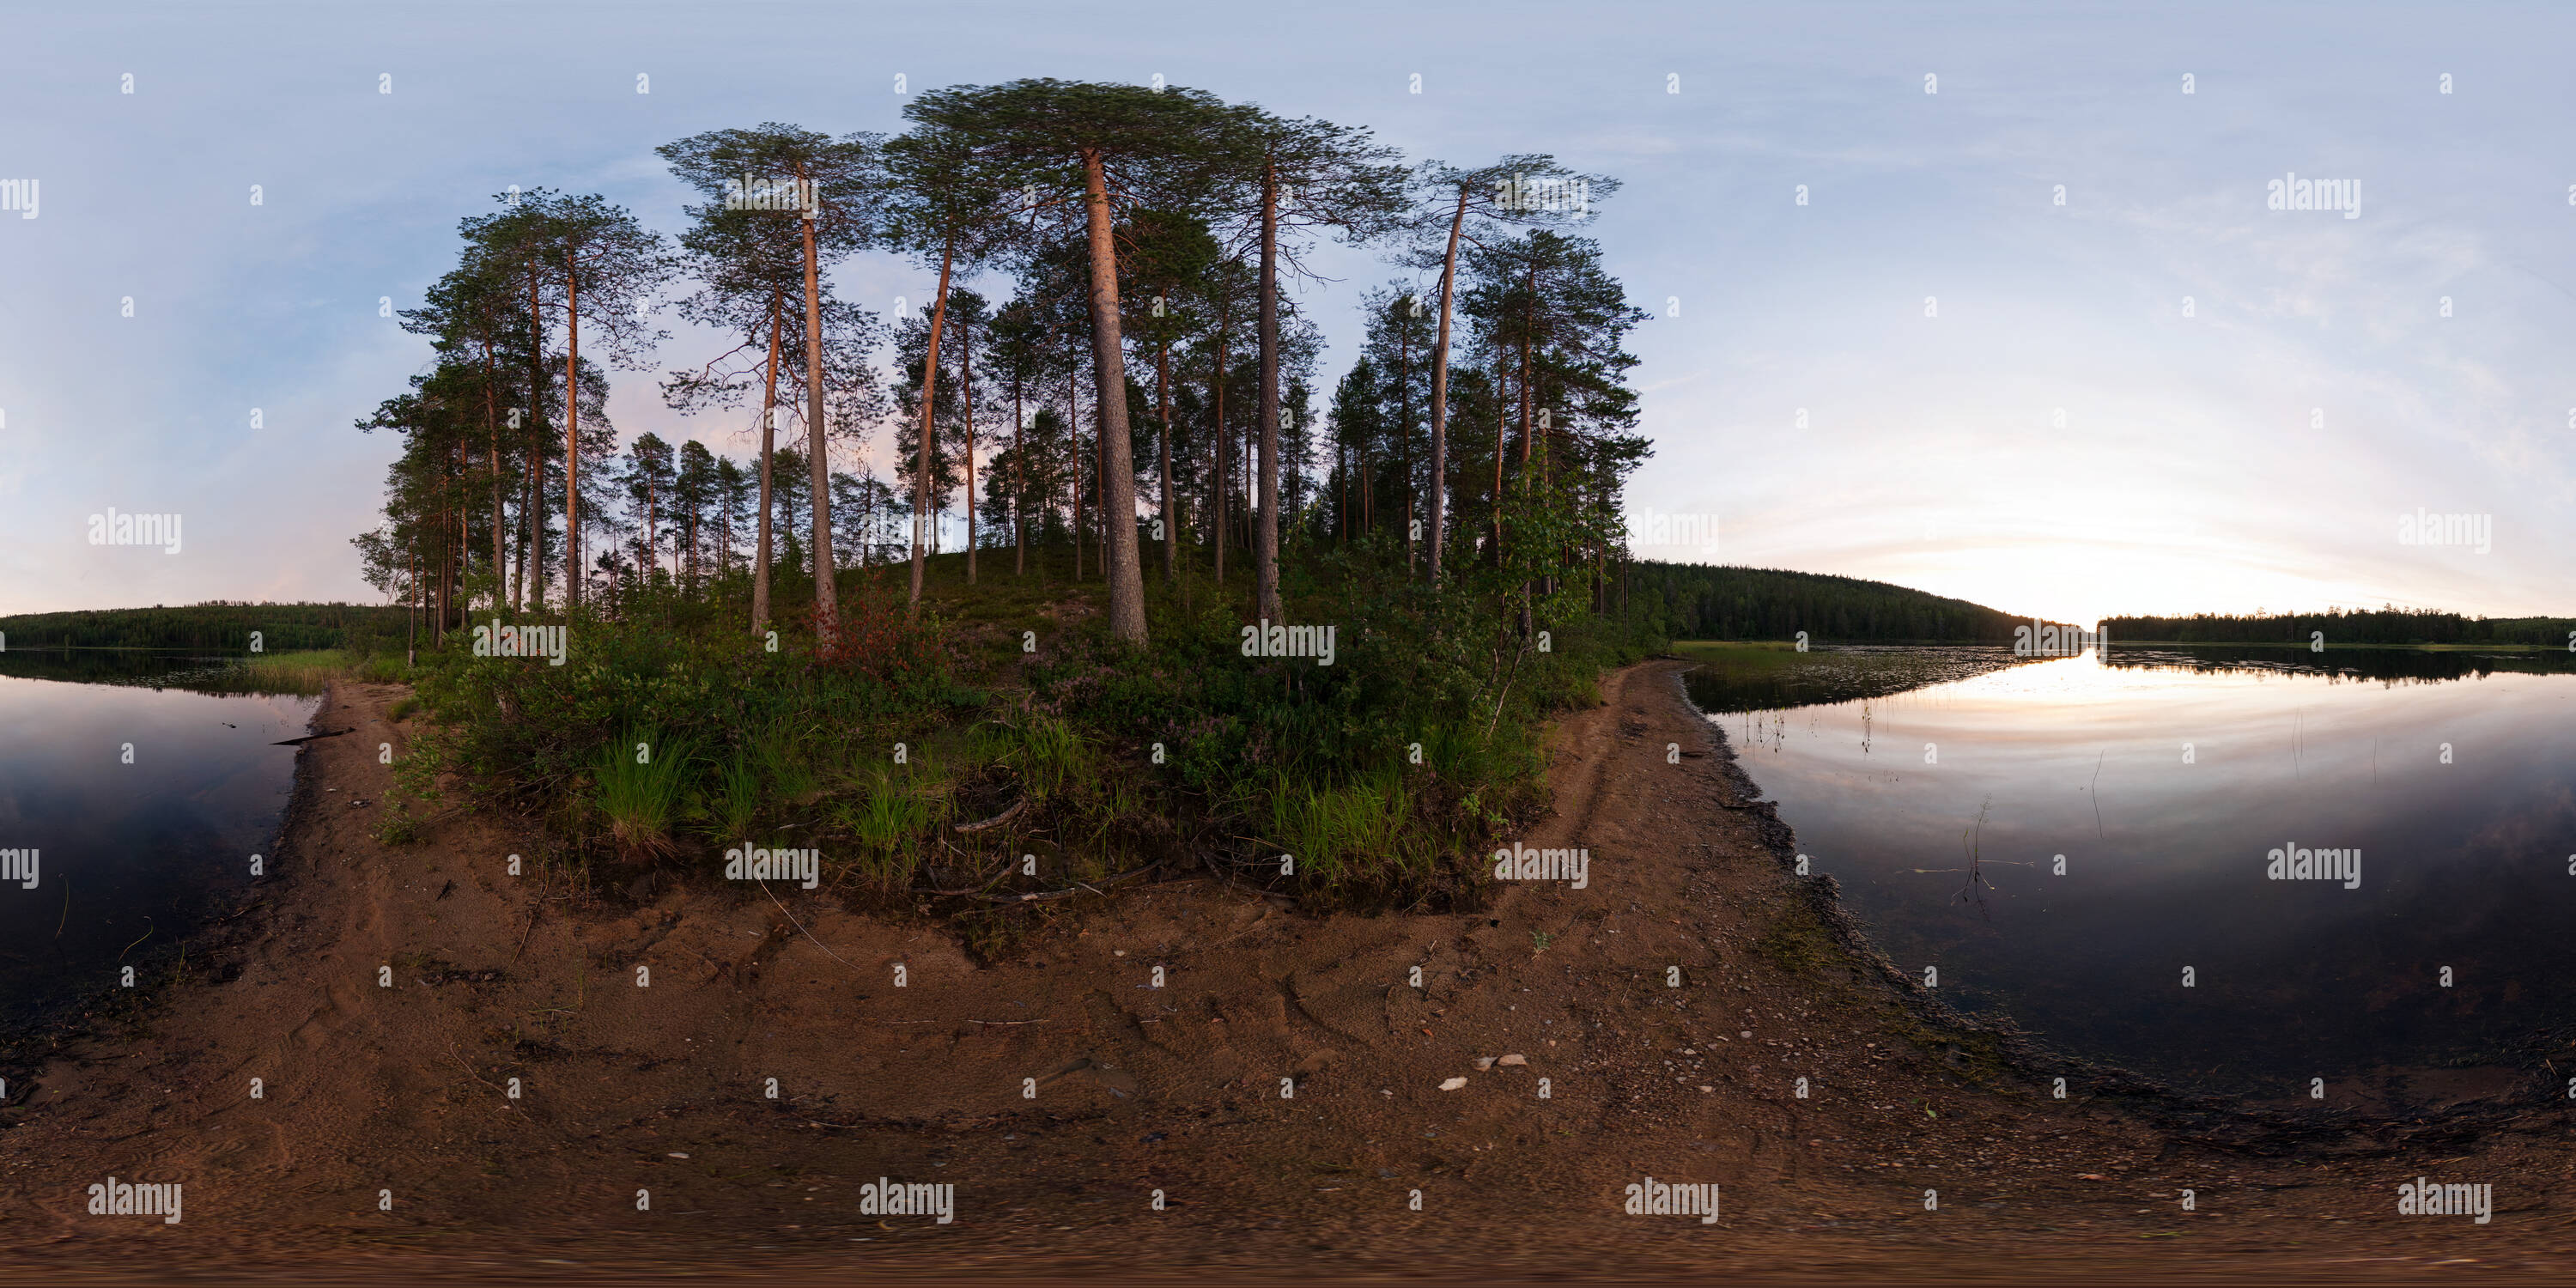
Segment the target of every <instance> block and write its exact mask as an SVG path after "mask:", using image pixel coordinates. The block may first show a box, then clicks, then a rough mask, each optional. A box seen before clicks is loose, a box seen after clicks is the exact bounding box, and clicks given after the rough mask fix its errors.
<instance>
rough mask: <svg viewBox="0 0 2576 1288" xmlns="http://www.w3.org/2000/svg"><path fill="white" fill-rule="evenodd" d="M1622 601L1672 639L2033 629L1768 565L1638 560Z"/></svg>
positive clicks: (1882, 586) (2008, 636)
mask: <svg viewBox="0 0 2576 1288" xmlns="http://www.w3.org/2000/svg"><path fill="white" fill-rule="evenodd" d="M1628 594H1629V606H1630V608H1631V609H1632V610H1633V611H1637V612H1642V613H1644V614H1646V615H1647V617H1648V619H1649V620H1654V619H1655V618H1657V617H1658V616H1659V617H1660V618H1661V620H1662V622H1663V625H1664V630H1665V632H1666V633H1667V634H1669V635H1671V636H1672V638H1674V639H1698V640H1743V639H1770V640H1785V639H1790V638H1793V637H1794V636H1796V635H1797V633H1798V632H1800V631H1805V632H1806V633H1807V638H1808V639H1810V640H1813V641H1815V642H1817V643H1854V642H1881V643H1896V642H1901V641H1920V642H1932V641H1938V642H1944V643H1970V642H1976V643H1987V644H2009V643H2011V642H2012V638H2013V627H2015V626H2026V625H2029V624H2030V619H2029V618H2027V617H2014V616H2013V615H2011V614H2010V613H2006V612H2003V611H2001V610H1999V609H1993V608H1988V607H1986V606H1985V605H1983V604H1971V603H1969V602H1968V601H1966V600H1964V599H1946V598H1943V597H1942V596H1939V595H1929V594H1925V593H1924V592H1922V591H1919V590H1908V589H1906V588H1905V587H1903V586H1892V585H1889V584H1888V583H1886V582H1883V581H1863V580H1861V579H1860V578H1857V577H1835V576H1829V575H1827V574H1824V573H1812V572H1783V571H1780V570H1778V569H1772V568H1723V567H1712V566H1710V565H1707V564H1670V563H1657V562H1652V561H1646V562H1640V563H1637V564H1635V565H1633V566H1632V567H1631V569H1630V571H1629V582H1628ZM2114 638H2115V639H2116V638H2117V637H2116V636H2114Z"/></svg>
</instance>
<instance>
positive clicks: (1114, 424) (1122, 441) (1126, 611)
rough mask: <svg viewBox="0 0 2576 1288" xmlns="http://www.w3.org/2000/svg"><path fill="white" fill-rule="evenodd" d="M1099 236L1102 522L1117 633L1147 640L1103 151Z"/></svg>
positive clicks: (1094, 195)
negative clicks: (1104, 530)
mask: <svg viewBox="0 0 2576 1288" xmlns="http://www.w3.org/2000/svg"><path fill="white" fill-rule="evenodd" d="M1082 161H1083V165H1082V171H1083V184H1084V187H1085V189H1086V192H1085V201H1084V205H1085V207H1086V209H1087V213H1088V216H1089V220H1088V222H1089V224H1090V233H1091V352H1092V360H1093V363H1094V365H1095V366H1096V367H1097V369H1098V376H1097V383H1098V386H1099V387H1098V388H1097V389H1096V390H1095V391H1094V392H1096V393H1097V394H1099V396H1100V417H1099V422H1098V431H1097V432H1098V433H1099V435H1100V443H1101V460H1102V472H1103V474H1104V477H1103V478H1102V480H1101V489H1100V491H1101V498H1100V505H1101V519H1102V524H1103V526H1105V527H1106V528H1107V529H1108V537H1109V542H1108V559H1109V567H1108V570H1107V571H1108V573H1109V633H1110V634H1111V635H1113V636H1115V637H1117V638H1118V639H1121V640H1124V641H1126V642H1128V643H1130V644H1135V645H1138V646H1140V647H1141V646H1142V645H1143V644H1144V643H1145V574H1144V569H1143V568H1142V567H1141V566H1140V564H1139V562H1138V559H1137V550H1136V465H1135V461H1136V457H1135V446H1134V444H1132V443H1131V442H1129V441H1128V438H1127V364H1126V357H1125V354H1126V349H1125V346H1124V345H1123V344H1122V342H1121V341H1120V339H1119V334H1118V244H1117V241H1116V240H1115V238H1114V237H1113V235H1112V232H1111V228H1110V222H1109V184H1108V176H1107V175H1106V174H1105V173H1103V170H1102V165H1101V159H1100V154H1099V153H1098V152H1091V153H1088V154H1086V155H1085V156H1084V157H1083V159H1082Z"/></svg>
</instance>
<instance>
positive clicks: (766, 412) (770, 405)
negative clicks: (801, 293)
mask: <svg viewBox="0 0 2576 1288" xmlns="http://www.w3.org/2000/svg"><path fill="white" fill-rule="evenodd" d="M784 295H785V293H784V292H782V291H779V290H776V289H772V290H771V291H770V292H769V368H768V374H767V376H766V377H765V378H764V381H763V387H762V390H761V395H760V538H759V543H758V544H759V547H760V548H759V551H758V552H757V553H756V554H755V555H754V556H753V563H752V566H751V633H752V634H754V635H761V634H764V633H766V632H767V631H768V629H769V562H770V560H771V559H772V558H773V557H774V556H773V555H772V553H771V550H770V534H769V521H770V520H769V516H770V511H771V509H772V508H773V507H774V506H775V505H776V502H774V501H772V500H771V499H770V490H769V489H770V482H769V459H770V456H771V454H772V453H773V452H775V451H776V450H777V444H776V435H777V433H778V348H779V328H780V327H781V326H783V325H784V324H785V321H786V320H785V319H784V318H782V317H780V316H779V314H780V313H782V312H784V311H785V309H786V306H787V301H786V299H785V298H784Z"/></svg>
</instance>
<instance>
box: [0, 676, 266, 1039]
mask: <svg viewBox="0 0 2576 1288" xmlns="http://www.w3.org/2000/svg"><path fill="white" fill-rule="evenodd" d="M219 666H220V662H219V661H218V660H214V659H206V658H198V657H173V656H168V655H155V654H133V653H71V654H64V653H42V652H30V651H26V650H12V651H10V652H7V653H0V850H29V849H32V850H35V851H36V852H37V861H36V872H35V885H34V887H33V888H32V889H30V888H28V887H27V885H26V883H25V881H24V880H23V878H22V879H18V880H8V881H0V1019H5V1020H8V1021H12V1022H16V1021H24V1020H26V1019H28V1018H30V1017H32V1016H35V1015H37V1014H40V1013H41V1012H42V1011H44V1010H45V1009H46V1008H47V1007H49V1006H51V1005H53V1004H56V1003H59V1002H61V1001H64V1000H66V999H69V998H73V997H77V996H81V995H84V994H88V993H92V992H95V991H96V990H98V989H101V988H108V987H114V986H116V985H117V984H118V983H119V978H120V974H121V972H120V969H119V968H120V966H121V965H132V964H135V963H138V962H143V961H146V960H149V959H155V958H156V957H157V954H158V953H159V952H161V951H165V950H167V949H168V948H169V947H171V946H172V945H174V944H175V943H176V942H177V941H178V940H179V939H180V938H182V937H184V935H185V934H186V933H187V932H188V931H189V930H191V929H193V928H195V927H196V926H197V925H198V924H200V922H201V921H202V919H203V917H204V916H206V915H207V910H208V909H209V908H211V907H215V906H217V904H218V903H219V902H220V901H221V900H223V899H224V898H225V897H226V896H227V895H229V894H233V893H237V892H238V891H239V890H240V889H241V887H242V886H243V885H244V884H245V883H246V882H248V880H249V879H250V875H249V873H250V867H249V864H250V856H251V855H253V854H266V853H268V852H269V849H270V847H271V846H273V845H274V844H275V841H276V837H277V829H278V825H279V822H280V821H281V819H282V817H283V814H284V811H285V807H286V801H287V795H288V793H289V792H290V791H291V789H292V788H293V786H294V777H295V748H293V747H273V746H269V745H268V744H270V743H273V742H276V741H278V740H279V739H283V738H298V737H302V736H303V735H304V734H305V733H306V732H308V731H307V729H306V728H305V722H306V721H307V720H308V719H309V718H310V717H311V715H312V712H313V707H314V703H315V701H316V699H313V698H309V697H295V696H284V695H271V694H257V693H249V694H208V693H198V692H190V691H187V690H185V689H181V688H177V687H172V686H173V684H174V682H175V683H200V684H206V683H213V684H216V685H218V686H220V685H222V683H223V681H222V679H221V678H220V672H219V670H218V669H216V668H219ZM156 685H158V686H159V687H157V688H156V687H155V686H156ZM129 748H130V752H131V763H128V752H129ZM154 969H167V967H166V966H162V967H155V968H154Z"/></svg>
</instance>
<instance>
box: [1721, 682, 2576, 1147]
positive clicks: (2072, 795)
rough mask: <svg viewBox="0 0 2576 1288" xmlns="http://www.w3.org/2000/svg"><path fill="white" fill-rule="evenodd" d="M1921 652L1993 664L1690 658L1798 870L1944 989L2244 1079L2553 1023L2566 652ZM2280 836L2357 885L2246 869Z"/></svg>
mask: <svg viewBox="0 0 2576 1288" xmlns="http://www.w3.org/2000/svg"><path fill="white" fill-rule="evenodd" d="M1948 652H1950V653H1952V654H1955V655H1956V656H1957V658H1958V659H1959V660H1961V661H1963V662H1965V663H1966V664H1967V669H1969V670H1974V669H1976V668H1977V666H1978V665H1985V666H2002V667H2004V668H2005V669H1999V670H1991V671H1989V672H1987V673H1985V674H1980V675H1975V676H1973V678H1966V679H1957V680H1949V681H1945V682H1937V683H1931V684H1928V685H1925V686H1923V687H1919V688H1915V689H1912V690H1910V691H1907V692H1903V693H1897V694H1892V695H1891V694H1884V693H1875V692H1873V693H1872V694H1871V696H1868V697H1864V698H1857V699H1854V700H1843V701H1836V700H1820V701H1814V702H1810V703H1808V704H1806V705H1797V706H1786V707H1774V708H1773V709H1769V710H1742V709H1730V708H1742V707H1747V706H1757V705H1761V699H1760V697H1759V695H1754V696H1753V698H1752V699H1751V700H1747V697H1746V695H1744V694H1742V693H1735V692H1730V691H1728V688H1727V685H1726V683H1725V679H1724V677H1723V676H1721V675H1718V674H1715V673H1709V672H1703V673H1695V674H1694V675H1692V676H1691V677H1689V679H1688V681H1687V683H1688V684H1689V685H1690V687H1691V689H1692V696H1693V700H1694V701H1696V702H1699V703H1700V705H1701V707H1702V709H1703V710H1708V711H1712V712H1718V713H1719V714H1713V715H1711V716H1710V719H1712V720H1714V721H1716V722H1718V723H1720V724H1723V725H1724V726H1725V727H1726V728H1727V731H1728V733H1729V736H1730V737H1732V738H1733V739H1734V740H1735V743H1736V746H1737V748H1738V750H1739V754H1740V755H1741V756H1742V758H1743V763H1744V767H1745V769H1746V770H1747V771H1748V772H1749V773H1750V774H1751V775H1752V777H1753V779H1754V781H1755V782H1757V783H1759V784H1760V785H1761V787H1762V788H1763V790H1764V792H1765V794H1766V795H1768V796H1769V797H1771V798H1773V799H1776V800H1777V801H1778V802H1779V803H1780V814H1781V817H1783V818H1784V819H1786V820H1787V821H1788V822H1789V823H1790V824H1791V826H1793V827H1794V828H1796V829H1797V834H1798V845H1799V848H1800V850H1802V851H1803V852H1805V853H1806V854H1808V855H1809V856H1810V857H1811V860H1812V863H1813V865H1814V868H1815V870H1817V871H1821V872H1825V873H1830V874H1832V875H1833V876H1835V877H1836V878H1837V879H1838V880H1839V881H1840V883H1841V886H1842V890H1843V896H1844V899H1845V902H1846V904H1847V905H1848V906H1849V907H1850V908H1851V909H1852V911H1853V912H1854V913H1855V914H1857V915H1858V916H1860V917H1861V918H1862V919H1863V921H1864V922H1865V923H1866V924H1867V925H1868V926H1869V927H1870V928H1871V933H1872V935H1873V937H1874V938H1876V940H1877V941H1878V943H1879V944H1880V946H1881V947H1882V948H1884V949H1885V950H1886V951H1887V953H1888V955H1889V956H1890V957H1891V958H1893V959H1894V960H1895V961H1896V962H1897V963H1898V964H1899V965H1900V966H1902V967H1903V968H1905V969H1906V970H1907V971H1909V972H1911V973H1913V974H1915V975H1917V976H1918V977H1919V976H1920V975H1921V973H1922V970H1923V968H1924V967H1926V966H1936V967H1938V969H1939V987H1940V991H1941V994H1942V996H1943V997H1944V998H1946V999H1947V1000H1949V1001H1951V1002H1952V1003H1953V1004H1955V1005H1960V1006H1962V1007H1964V1008H1965V1009H1969V1010H1972V1011H1985V1012H1991V1013H1999V1014H2002V1015H2006V1016H2009V1017H2011V1018H2012V1019H2014V1020H2015V1021H2016V1022H2018V1023H2019V1024H2020V1025H2021V1026H2022V1027H2023V1028H2024V1029H2026V1030H2028V1031H2031V1032H2032V1033H2034V1034H2035V1035H2037V1036H2040V1037H2042V1038H2043V1039H2045V1040H2047V1041H2049V1042H2051V1043H2053V1044H2054V1045H2057V1046H2059V1047H2060V1048H2063V1049H2066V1050H2070V1051H2073V1052H2077V1053H2080V1054H2084V1055H2088V1056H2092V1057H2095V1058H2100V1059H2106V1060H2109V1061H2110V1062H2112V1063H2116V1064H2121V1065H2126V1066H2128V1067H2131V1068H2134V1069H2138V1070H2140V1071H2142V1072H2147V1073H2150V1074H2154V1075H2157V1076H2160V1077H2163V1078H2166V1079H2168V1080H2171V1081H2174V1082H2176V1083H2179V1084H2182V1085H2186V1086H2194V1087H2199V1088H2205V1089H2209V1090H2219V1091H2231V1092H2239V1093H2245V1094H2251V1095H2257V1096H2264V1097H2285V1096H2290V1095H2293V1094H2297V1095H2301V1096H2303V1095H2304V1093H2305V1092H2306V1089H2307V1085H2308V1079H2309V1078H2311V1077H2324V1078H2326V1079H2328V1081H2329V1082H2330V1083H2334V1084H2342V1085H2362V1086H2367V1087H2371V1088H2374V1089H2375V1090H2376V1091H2377V1092H2378V1093H2379V1094H2384V1095H2387V1096H2391V1097H2394V1098H2397V1099H2401V1100H2402V1099H2406V1098H2408V1097H2409V1095H2410V1091H2411V1093H2412V1094H2414V1095H2417V1096H2431V1095H2434V1094H2436V1087H2437V1084H2439V1083H2441V1082H2442V1081H2443V1080H2444V1078H2445V1077H2446V1076H2449V1077H2452V1078H2456V1077H2458V1076H2459V1075H2458V1072H2457V1071H2459V1070H2462V1069H2470V1068H2480V1067H2499V1066H2503V1065H2506V1064H2511V1063H2527V1057H2528V1056H2529V1055H2531V1054H2534V1053H2535V1052H2534V1050H2533V1048H2532V1046H2531V1044H2532V1043H2533V1042H2535V1041H2536V1040H2537V1035H2538V1034H2540V1033H2542V1032H2544V1031H2551V1030H2556V1029H2563V1027H2564V1026H2567V1025H2569V1024H2570V1023H2571V1022H2576V933H2571V931H2576V673H2570V667H2569V666H2568V661H2567V659H2562V658H2557V657H2555V656H2554V655H2546V654H2542V655H2503V656H2489V657H2483V658H2481V657H2474V656H2468V655H2462V654H2448V653H2445V654H2423V653H2408V652H2401V651H2374V652H2371V653H2367V654H2364V653H2343V652H2336V653H2328V654H2323V655H2311V654H2306V653H2297V652H2288V651H2278V652H2275V651H2253V650H2246V651H2239V652H2234V653H2227V652H2220V651H2215V650H2209V651H2204V650H2189V651H2183V650H2163V651H2157V650H2140V649H2127V648H2118V647H2115V648H2114V649H2113V650H2112V653H2111V659H2112V660H2111V663H2110V664H2108V665H2106V664H2104V663H2103V662H2102V661H2101V660H2100V659H2098V658H2096V657H2095V656H2093V655H2091V654H2087V655H2085V656H2082V657H2078V658H2072V659H2064V660H2050V661H2041V662H2030V663H2025V664H2022V665H2011V664H2010V663H2011V659H2009V657H2008V655H2005V654H2003V653H2002V652H2001V651H2000V650H1949V651H1948ZM1981 657H1982V661H1980V658H1981ZM1863 691H1864V692H1869V690H1867V689H1864V690H1863ZM1827 696H1828V697H1830V695H1827ZM1981 819H1982V821H1980V820H1981ZM2292 848H2307V849H2325V848H2332V849H2358V850H2359V851H2361V856H2360V863H2359V869H2360V882H2359V885H2358V888H2352V889H2347V888H2346V887H2345V883H2344V882H2342V881H2327V880H2304V881H2298V880H2273V879H2270V878H2269V877H2268V875H2267V867H2268V852H2269V851H2271V850H2274V849H2292ZM2060 856H2063V860H2064V872H2063V874H2062V875H2061V874H2060V872H2059V870H2058V865H2059V858H2060ZM2186 968H2188V969H2189V970H2190V971H2191V973H2192V976H2193V984H2192V986H2191V987H2188V988H2186V987H2184V985H2183V978H2184V972H2185V970H2186ZM2445 969H2447V970H2448V972H2449V976H2450V982H2449V984H2448V986H2445V984H2444V981H2443V975H2444V971H2445ZM2567 1036H2570V1035H2569V1034H2567V1033H2564V1032H2561V1033H2560V1036H2559V1038H2558V1039H2557V1040H2558V1041H2559V1042H2562V1043H2563V1042H2564V1041H2565V1039H2566V1037H2567ZM2517 1055H2519V1056H2521V1057H2524V1058H2523V1059H2520V1060H2518V1059H2517ZM2441 1070H2450V1071H2452V1072H2451V1073H2450V1074H2448V1075H2445V1074H2444V1073H2441V1072H2438V1071H2441ZM2568 1072H2570V1073H2576V1069H2570V1070H2568Z"/></svg>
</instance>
